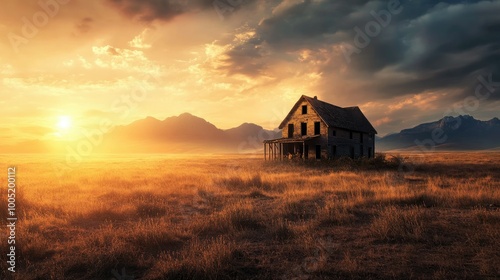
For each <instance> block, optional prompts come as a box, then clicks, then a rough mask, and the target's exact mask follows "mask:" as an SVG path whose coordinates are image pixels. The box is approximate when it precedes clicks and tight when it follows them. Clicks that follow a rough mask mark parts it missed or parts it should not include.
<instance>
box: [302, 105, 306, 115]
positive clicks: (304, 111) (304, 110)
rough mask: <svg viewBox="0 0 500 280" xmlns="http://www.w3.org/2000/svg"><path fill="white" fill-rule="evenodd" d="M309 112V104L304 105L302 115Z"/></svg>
mask: <svg viewBox="0 0 500 280" xmlns="http://www.w3.org/2000/svg"><path fill="white" fill-rule="evenodd" d="M305 114H307V105H302V115H305Z"/></svg>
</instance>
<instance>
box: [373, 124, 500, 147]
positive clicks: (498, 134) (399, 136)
mask: <svg viewBox="0 0 500 280" xmlns="http://www.w3.org/2000/svg"><path fill="white" fill-rule="evenodd" d="M419 145H420V146H419ZM499 147H500V120H499V119H498V118H493V119H491V120H489V121H480V120H477V119H475V118H473V117H472V116H469V115H464V116H463V115H460V116H458V117H444V118H442V119H441V120H439V121H435V122H430V123H424V124H420V125H417V126H415V127H414V128H409V129H403V130H401V131H400V132H399V133H394V134H390V135H387V136H385V137H382V138H379V139H376V148H377V150H379V151H384V150H395V149H403V150H431V149H433V150H434V149H435V150H487V149H498V148H499Z"/></svg>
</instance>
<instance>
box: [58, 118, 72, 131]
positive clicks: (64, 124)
mask: <svg viewBox="0 0 500 280" xmlns="http://www.w3.org/2000/svg"><path fill="white" fill-rule="evenodd" d="M57 128H58V129H59V131H65V130H68V129H69V128H71V118H70V117H68V116H59V121H58V123H57Z"/></svg>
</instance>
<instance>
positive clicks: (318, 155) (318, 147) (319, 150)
mask: <svg viewBox="0 0 500 280" xmlns="http://www.w3.org/2000/svg"><path fill="white" fill-rule="evenodd" d="M316 159H321V145H316Z"/></svg>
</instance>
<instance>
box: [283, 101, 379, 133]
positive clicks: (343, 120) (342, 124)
mask: <svg viewBox="0 0 500 280" xmlns="http://www.w3.org/2000/svg"><path fill="white" fill-rule="evenodd" d="M303 100H306V101H307V102H309V104H311V107H312V109H313V110H314V111H315V112H316V113H317V114H318V115H319V117H320V118H321V119H322V120H323V121H324V122H325V124H326V125H327V126H329V127H338V128H344V129H347V130H353V131H359V132H366V133H374V134H377V131H376V130H375V128H373V126H372V125H371V123H370V122H369V121H368V119H367V118H366V117H365V115H364V114H363V113H362V112H361V110H360V109H359V107H357V106H355V107H345V108H342V107H338V106H335V105H332V104H330V103H326V102H324V101H321V100H318V99H317V98H312V97H309V96H305V95H302V96H301V97H300V99H299V100H298V101H297V103H295V105H294V106H293V108H292V110H291V111H290V113H288V115H287V116H286V118H285V119H284V120H283V122H281V124H280V126H279V128H280V129H283V127H285V125H286V124H287V122H288V121H289V119H290V118H291V116H292V113H293V112H294V111H295V110H297V108H298V106H299V105H300V104H301V102H302V101H303Z"/></svg>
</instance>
